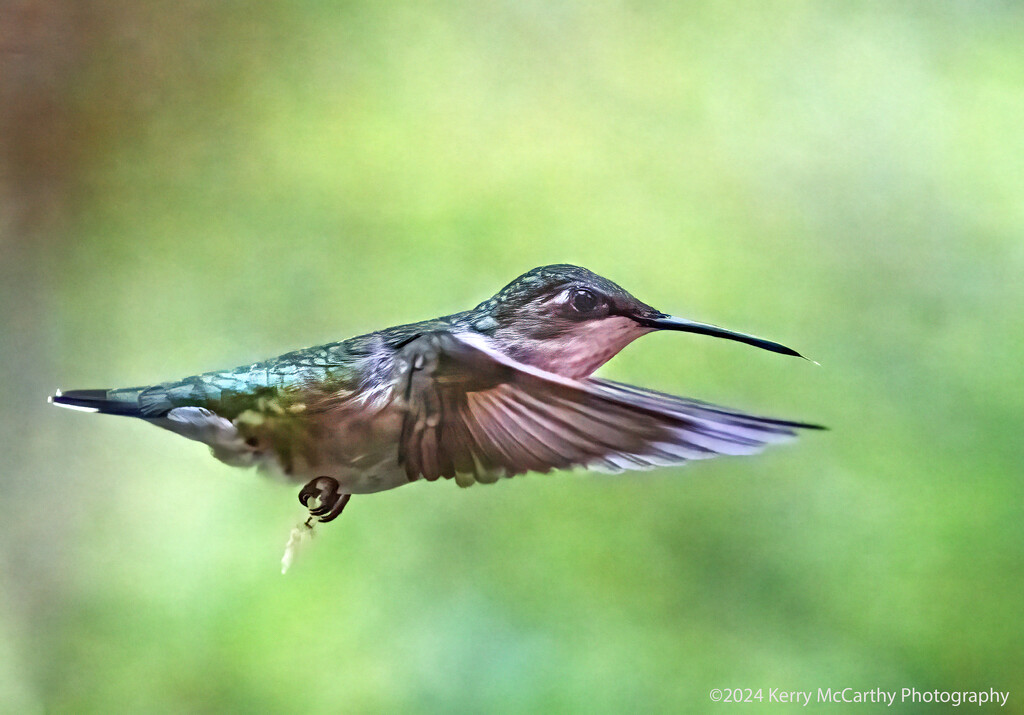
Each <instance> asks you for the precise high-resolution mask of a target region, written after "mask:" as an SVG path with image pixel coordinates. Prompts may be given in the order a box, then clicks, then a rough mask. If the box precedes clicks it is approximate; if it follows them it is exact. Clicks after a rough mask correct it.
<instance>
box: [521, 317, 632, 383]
mask: <svg viewBox="0 0 1024 715" xmlns="http://www.w3.org/2000/svg"><path fill="white" fill-rule="evenodd" d="M649 332H651V328H648V327H645V326H643V325H640V324H639V323H637V322H636V321H634V320H632V319H630V318H626V317H623V316H620V315H612V316H608V317H607V318H603V319H601V320H591V321H587V322H585V323H580V324H579V325H577V326H574V328H573V329H572V330H569V331H566V332H565V333H563V334H561V335H559V336H556V337H549V338H542V339H534V338H526V339H523V338H520V339H519V340H517V341H516V342H515V343H514V344H513V345H511V346H509V347H508V348H507V350H506V352H507V353H508V355H509V356H510V357H512V358H513V359H515V360H518V361H520V362H524V363H526V364H528V365H534V366H536V367H539V368H541V369H542V370H547V371H548V372H553V373H555V374H556V375H562V376H564V377H572V378H581V377H587V376H588V375H590V374H591V373H593V372H594V371H595V370H597V368H599V367H601V366H602V365H604V364H605V363H606V362H608V361H609V360H611V359H612V358H613V357H615V356H616V355H617V354H618V353H619V351H620V350H622V348H624V347H626V346H627V345H629V344H630V343H631V342H633V341H634V340H636V339H637V338H639V337H640V336H641V335H646V334H647V333H649Z"/></svg>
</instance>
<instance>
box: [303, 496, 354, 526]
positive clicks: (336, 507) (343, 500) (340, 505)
mask: <svg viewBox="0 0 1024 715" xmlns="http://www.w3.org/2000/svg"><path fill="white" fill-rule="evenodd" d="M351 498H352V495H351V494H341V495H339V496H338V498H337V499H336V500H335V501H334V504H333V505H331V509H330V511H329V512H328V513H327V515H326V516H323V515H320V514H316V516H318V517H320V523H321V524H326V523H327V522H329V521H334V520H335V519H337V518H338V515H339V514H341V512H342V510H343V509H344V508H345V505H346V504H348V500H349V499H351ZM310 513H311V514H312V512H310Z"/></svg>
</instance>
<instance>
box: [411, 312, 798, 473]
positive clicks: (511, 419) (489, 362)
mask: <svg viewBox="0 0 1024 715" xmlns="http://www.w3.org/2000/svg"><path fill="white" fill-rule="evenodd" d="M398 366H399V376H400V385H399V390H400V391H401V392H400V394H401V397H400V399H402V400H403V402H404V404H405V407H406V416H405V418H404V422H403V427H402V434H401V438H400V442H399V461H400V463H401V464H402V465H403V466H404V468H405V471H406V474H407V475H408V477H409V479H410V480H415V479H418V478H420V477H424V478H426V479H429V480H434V479H437V478H438V477H447V478H455V479H456V480H457V481H458V482H459V484H461V485H464V486H468V485H469V484H472V483H474V482H493V481H495V480H497V479H498V478H499V477H502V476H514V475H517V474H523V473H525V472H531V471H532V472H548V471H551V470H552V469H568V468H572V467H586V468H596V469H601V470H603V471H612V472H621V471H624V470H627V469H650V468H652V467H656V466H666V465H677V464H682V463H684V462H687V461H689V460H691V459H707V458H708V457H714V456H716V455H719V454H752V453H754V452H758V451H760V450H761V449H762V448H763V447H764V446H765V445H767V444H770V443H773V442H782V441H785V440H788V439H791V438H792V437H794V436H795V434H796V430H798V429H801V428H809V429H818V427H817V426H816V425H811V424H805V423H801V422H789V421H785V420H776V419H768V418H764V417H755V416H752V415H747V414H743V413H740V412H735V411H732V410H729V409H726V408H722V407H716V406H714V405H709V404H705V403H702V402H698V401H696V400H687V399H685V398H680V397H674V396H672V395H666V394H663V393H658V392H652V391H649V390H643V389H640V388H637V387H631V386H629V385H623V384H619V383H615V382H610V381H606V380H599V379H585V380H572V379H569V378H565V377H562V376H560V375H556V374H553V373H550V372H547V371H544V370H540V369H538V368H535V367H533V366H530V365H525V364H523V363H519V362H516V361H514V360H511V359H509V358H508V357H506V356H505V355H502V354H501V353H498V352H497V351H495V350H492V349H491V348H489V347H488V346H487V345H486V344H484V342H483V341H482V340H478V339H476V338H475V336H472V335H458V336H457V335H454V334H452V333H448V332H433V333H428V334H425V335H421V336H419V337H417V338H416V339H414V340H412V341H411V342H409V343H407V344H406V345H405V346H403V347H402V348H401V350H400V352H399V355H398Z"/></svg>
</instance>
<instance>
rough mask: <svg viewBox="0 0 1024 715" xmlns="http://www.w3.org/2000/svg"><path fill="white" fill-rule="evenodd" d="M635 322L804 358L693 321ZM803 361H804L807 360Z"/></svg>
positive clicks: (668, 317)
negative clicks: (723, 339)
mask: <svg viewBox="0 0 1024 715" xmlns="http://www.w3.org/2000/svg"><path fill="white" fill-rule="evenodd" d="M637 322H639V323H640V324H641V325H646V326H648V327H651V328H655V329H657V330H680V331H682V332H684V333H700V334H701V335H710V336H712V337H714V338H725V339H727V340H735V341H737V342H740V343H746V344H747V345H753V346H754V347H755V348H761V349H762V350H771V351H772V352H773V353H781V354H783V355H793V356H794V357H798V358H802V357H804V356H803V355H801V354H800V353H798V352H797V351H796V350H794V349H793V348H787V347H786V346H785V345H781V344H779V343H773V342H772V341H771V340H765V339H763V338H756V337H754V336H753V335H746V334H745V333H737V332H734V331H732V330H726V329H725V328H719V327H718V326H717V325H709V324H708V323H698V322H696V321H694V320H687V319H686V318H676V317H674V316H671V315H664V314H662V315H660V316H658V317H656V318H639V319H638V320H637ZM804 359H805V360H806V359H807V358H804Z"/></svg>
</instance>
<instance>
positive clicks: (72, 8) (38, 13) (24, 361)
mask: <svg viewBox="0 0 1024 715" xmlns="http://www.w3.org/2000/svg"><path fill="white" fill-rule="evenodd" d="M112 9H116V6H114V5H112V4H109V3H107V4H98V5H92V6H89V5H86V4H81V3H76V2H52V1H47V0H11V1H3V2H0V335H2V341H0V401H2V404H3V405H4V408H3V409H2V410H0V430H3V432H4V434H5V436H6V438H7V444H9V445H14V450H13V451H12V452H10V453H6V454H4V455H3V458H4V461H5V465H4V469H3V471H2V472H0V474H2V476H0V504H9V505H11V504H13V505H17V504H22V505H24V504H33V503H39V505H40V506H39V509H40V511H39V512H38V513H21V512H19V513H5V514H4V516H3V518H2V519H0V523H2V524H3V527H2V528H0V539H2V540H3V541H4V542H5V548H3V549H2V550H0V551H2V553H4V554H7V555H9V556H8V559H7V561H10V560H11V559H12V558H13V556H10V555H12V554H19V555H22V559H23V560H24V559H28V560H29V562H25V563H3V564H0V590H2V592H3V596H2V597H0V609H3V611H4V613H0V620H3V621H6V622H7V624H8V627H9V628H14V629H15V632H13V633H5V634H4V635H5V636H8V637H9V638H8V646H7V648H5V651H7V650H8V649H9V652H5V653H4V654H3V656H0V658H2V659H3V660H6V661H7V665H5V666H3V670H4V671H6V672H3V673H0V678H2V679H3V680H5V681H7V682H6V685H7V687H8V688H11V687H14V688H15V692H14V693H13V696H14V697H16V698H18V699H20V700H21V702H20V703H18V704H16V705H17V707H16V709H17V710H19V711H20V710H26V711H31V710H34V709H36V707H38V705H37V703H38V700H39V693H40V692H44V691H45V688H46V683H45V680H46V678H45V676H44V677H43V681H44V682H40V679H39V678H38V677H37V678H32V677H31V676H29V675H28V674H29V673H37V674H38V673H40V672H42V673H45V672H46V665H45V664H44V663H42V662H40V660H41V659H42V657H43V654H45V653H46V652H47V651H46V647H47V645H46V643H45V636H41V634H43V633H46V632H48V629H46V628H41V625H42V624H50V625H51V626H52V625H53V624H54V623H58V622H59V620H60V613H61V604H60V603H55V602H54V601H53V596H52V594H54V593H60V589H58V588H53V585H54V584H53V582H54V580H56V579H60V578H62V577H66V574H67V573H68V571H67V570H66V569H67V564H64V563H62V554H64V553H66V549H65V548H64V546H65V542H66V540H67V539H68V538H69V537H70V534H71V533H73V531H72V530H70V528H61V527H59V526H56V524H59V523H60V515H61V513H62V512H63V511H64V509H62V508H61V507H59V506H58V507H57V508H56V509H54V510H50V509H49V508H48V507H46V506H44V505H43V504H42V499H41V498H42V497H43V495H45V494H47V492H52V490H51V489H50V487H52V485H50V486H49V487H48V486H46V485H45V484H44V482H47V481H49V480H48V479H47V476H48V475H37V476H38V482H34V481H33V479H32V474H31V473H29V472H28V469H29V468H30V465H32V464H33V463H35V464H40V463H45V455H46V454H48V453H49V454H52V453H53V452H54V451H55V450H57V449H59V445H56V444H53V439H52V437H51V436H48V435H47V434H45V432H46V430H45V429H44V428H43V427H42V426H43V425H45V424H47V421H46V419H45V413H44V411H45V410H48V409H52V408H49V407H48V406H47V405H46V402H45V398H46V395H47V394H48V393H49V392H50V390H52V389H53V388H54V387H56V385H54V384H52V382H53V378H52V377H51V376H50V374H51V373H52V371H50V370H47V369H46V366H47V365H48V364H50V363H51V357H50V356H51V355H52V354H53V350H54V349H55V347H56V345H55V340H54V337H53V333H52V331H51V330H50V329H49V327H48V326H49V324H50V322H51V321H50V320H48V318H47V315H48V311H49V310H50V309H51V308H52V305H51V301H52V292H51V290H50V287H51V286H52V285H54V283H55V282H56V281H59V280H61V278H60V275H59V272H60V271H58V270H57V268H58V267H59V265H60V263H59V260H58V256H59V254H60V252H61V246H62V245H65V244H66V242H67V241H71V240H73V238H69V237H68V233H69V231H68V227H69V225H70V218H71V206H72V204H73V201H74V196H75V193H76V192H75V186H76V182H78V181H79V177H80V170H81V167H82V163H83V158H84V157H85V156H86V154H87V149H88V147H87V146H86V144H85V141H84V137H83V133H82V131H81V126H82V124H83V123H82V118H81V116H80V115H81V112H80V107H81V104H79V103H78V102H77V101H76V96H77V95H76V89H77V86H78V83H79V80H80V77H81V73H82V71H83V68H85V67H87V66H88V64H89V53H90V47H91V46H93V45H94V44H95V43H96V42H97V41H98V40H99V39H100V38H98V37H97V35H96V33H95V32H94V31H93V30H95V28H97V27H102V26H103V22H102V21H101V20H102V18H101V16H102V14H103V13H104V12H110V11H111V10H112ZM40 457H42V458H44V461H43V462H39V461H38V460H39V459H40ZM13 475H22V478H20V479H14V478H12V476H13ZM33 495H35V497H36V499H32V496H33ZM52 496H53V495H52V493H51V494H50V497H51V498H52ZM63 496H65V497H66V496H67V494H65V495H63ZM22 511H23V510H22ZM7 547H10V548H7ZM25 555H31V556H30V557H29V556H25ZM40 641H43V642H40ZM33 680H35V682H33ZM7 704H8V705H9V706H14V705H15V704H12V703H7Z"/></svg>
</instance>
